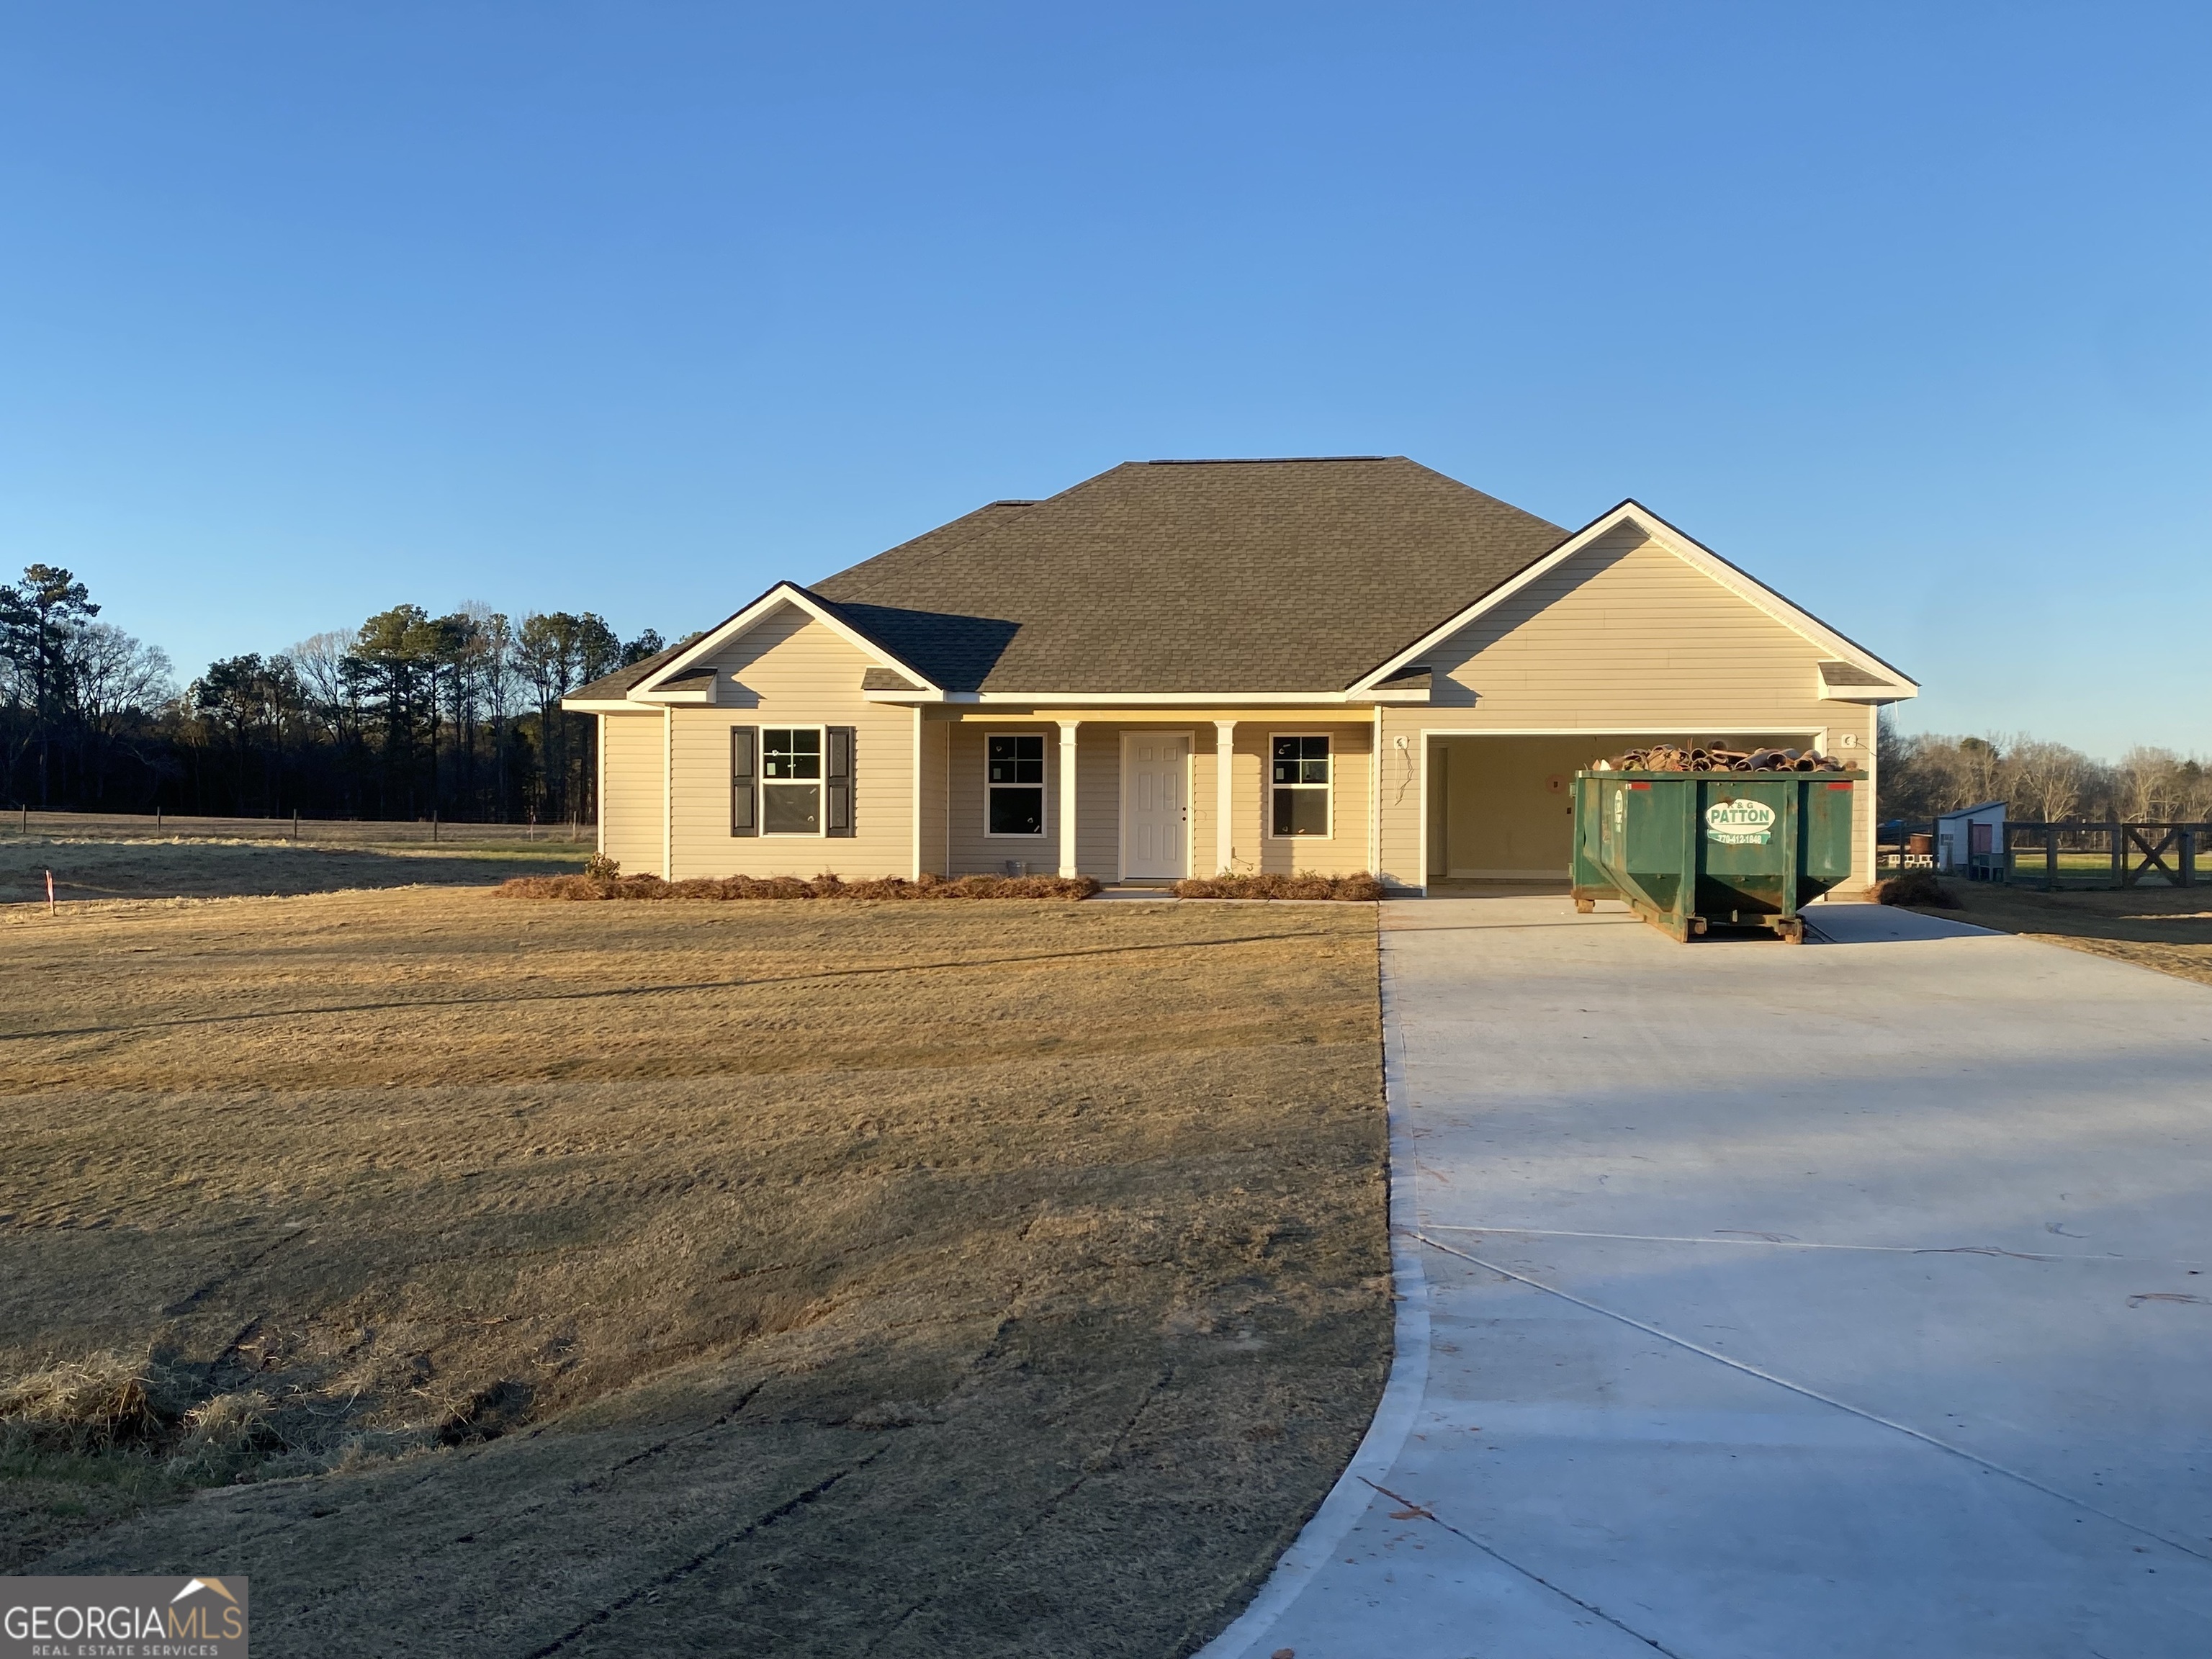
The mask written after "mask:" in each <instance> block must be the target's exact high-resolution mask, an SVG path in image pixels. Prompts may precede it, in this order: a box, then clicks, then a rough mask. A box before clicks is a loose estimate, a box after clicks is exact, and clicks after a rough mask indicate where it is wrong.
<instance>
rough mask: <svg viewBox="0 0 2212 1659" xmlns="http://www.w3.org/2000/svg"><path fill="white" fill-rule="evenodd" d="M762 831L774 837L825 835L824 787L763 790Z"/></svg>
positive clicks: (794, 785) (774, 786) (792, 785)
mask: <svg viewBox="0 0 2212 1659" xmlns="http://www.w3.org/2000/svg"><path fill="white" fill-rule="evenodd" d="M761 829H763V831H764V832H765V833H767V834H769V835H771V836H818V835H820V834H821V833H822V786H821V785H820V784H818V783H768V784H763V785H762V786H761Z"/></svg>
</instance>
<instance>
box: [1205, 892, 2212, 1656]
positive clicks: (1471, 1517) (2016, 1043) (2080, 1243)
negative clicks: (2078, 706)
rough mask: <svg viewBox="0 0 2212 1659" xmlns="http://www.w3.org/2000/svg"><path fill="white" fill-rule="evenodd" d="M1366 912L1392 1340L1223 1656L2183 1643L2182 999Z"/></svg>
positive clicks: (2195, 1345) (2202, 1165)
mask: <svg viewBox="0 0 2212 1659" xmlns="http://www.w3.org/2000/svg"><path fill="white" fill-rule="evenodd" d="M1814 916H1815V919H1816V920H1817V921H1818V922H1819V923H1820V927H1821V928H1822V929H1823V931H1824V932H1825V933H1826V934H1827V935H1828V936H1829V942H1826V943H1814V944H1808V945H1805V946H1803V947H1802V948H1796V947H1792V946H1790V945H1783V944H1780V943H1778V942H1773V941H1769V940H1743V941H1726V942H1723V941H1705V942H1700V943H1699V944H1695V945H1686V946H1685V945H1675V944H1674V943H1672V942H1671V941H1669V940H1668V939H1665V938H1663V937H1662V936H1661V935H1660V934H1659V933H1657V932H1656V931H1655V930H1654V929H1652V928H1650V927H1644V925H1643V924H1641V923H1639V922H1638V921H1634V920H1633V919H1632V918H1631V917H1629V916H1628V915H1626V913H1625V912H1623V911H1622V910H1620V908H1618V907H1614V906H1605V907H1601V909H1600V911H1599V913H1598V914H1597V915H1594V916H1587V917H1578V916H1577V915H1575V914H1574V912H1573V909H1572V908H1571V905H1570V903H1569V902H1568V901H1567V900H1566V899H1565V898H1564V897H1559V898H1551V897H1528V896H1522V897H1509V898H1498V899H1468V900H1447V901H1430V902H1425V903H1405V904H1392V905H1389V906H1386V907H1385V916H1384V928H1385V933H1384V936H1383V970H1384V986H1385V1015H1386V1020H1385V1023H1386V1033H1385V1035H1386V1041H1387V1044H1388V1049H1389V1067H1390V1073H1391V1093H1392V1101H1391V1116H1392V1122H1391V1130H1392V1135H1391V1139H1392V1162H1393V1175H1394V1192H1393V1223H1394V1229H1393V1230H1394V1233H1395V1248H1396V1252H1397V1261H1398V1273H1399V1289H1400V1291H1401V1293H1402V1295H1403V1297H1404V1298H1405V1299H1404V1300H1403V1301H1402V1302H1401V1304H1400V1311H1399V1321H1398V1345H1399V1346H1398V1355H1397V1359H1396V1363H1395V1367H1394V1370H1393V1372H1392V1376H1391V1380H1390V1383H1389V1389H1388V1391H1387V1392H1386V1395H1385V1397H1384V1400H1383V1407H1382V1409H1381V1411H1380V1412H1379V1413H1378V1414H1377V1416H1376V1421H1375V1424H1374V1425H1373V1427H1372V1428H1371V1429H1370V1431H1369V1434H1368V1436H1367V1438H1366V1441H1365V1443H1364V1444H1363V1445H1362V1447H1361V1449H1360V1451H1359V1453H1358V1455H1357V1456H1356V1457H1355V1459H1354V1461H1353V1462H1352V1468H1350V1469H1349V1470H1348V1471H1347V1472H1346V1476H1345V1479H1344V1480H1342V1481H1341V1482H1340V1483H1339V1485H1338V1486H1337V1488H1336V1489H1335V1491H1334V1492H1333V1493H1332V1494H1331V1496H1330V1498H1328V1502H1327V1503H1326V1504H1324V1505H1323V1506H1322V1510H1320V1512H1319V1513H1318V1514H1316V1516H1315V1517H1314V1520H1313V1521H1312V1522H1311V1523H1310V1525H1309V1526H1308V1527H1307V1528H1306V1530H1305V1532H1304V1534H1302V1535H1301V1537H1300V1538H1299V1540H1298V1541H1297V1544H1296V1545H1295V1546H1294V1547H1292V1548H1291V1551H1290V1552H1289V1553H1287V1554H1286V1555H1285V1557H1284V1559H1283V1562H1282V1564H1281V1565H1279V1567H1278V1569H1277V1571H1276V1572H1275V1575H1274V1576H1273V1577H1272V1578H1271V1579H1270V1580H1269V1581H1268V1583H1267V1585H1266V1586H1265V1587H1264V1588H1263V1589H1261V1593H1260V1595H1259V1596H1258V1598H1257V1599H1256V1600H1255V1602H1254V1603H1253V1605H1252V1607H1250V1609H1249V1611H1248V1612H1247V1613H1245V1615H1244V1616H1243V1618H1242V1619H1240V1620H1238V1621H1237V1624H1236V1625H1234V1626H1231V1628H1230V1630H1229V1631H1228V1632H1225V1634H1224V1635H1223V1637H1222V1638H1220V1639H1219V1640H1218V1641H1217V1642H1215V1643H1214V1644H1212V1646H1211V1647H1209V1648H1208V1649H1207V1650H1206V1653H1207V1655H1208V1656H1209V1659H1244V1656H1248V1655H1249V1656H1267V1655H1271V1654H1276V1653H1279V1652H1280V1651H1282V1650H1285V1649H1287V1650H1291V1651H1292V1652H1293V1653H1295V1654H1296V1655H1297V1659H1613V1656H1640V1659H1650V1655H1651V1654H1652V1653H1653V1651H1654V1650H1657V1651H1658V1652H1661V1653H1664V1654H1668V1655H1674V1656H1679V1659H1819V1656H1834V1659H2039V1656H2046V1655H2048V1656H2052V1659H2060V1656H2063V1659H2097V1656H2101V1659H2160V1656H2176V1659H2180V1656H2189V1659H2201V1656H2203V1655H2205V1654H2208V1653H2212V989H2208V988H2207V987H2203V986H2198V985H2192V984H2188V983H2185V982H2183V981H2176V980H2171V979H2166V978H2163V977H2160V976H2159V975H2154V974H2151V973H2149V972H2147V971H2144V970H2142V969H2135V968H2131V967H2128V966H2125V965H2124V964H2121V963H2114V962H2110V961H2106V960H2104V959H2101V958H2099V957H2091V956H2087V955H2084V954H2081V953H2078V952H2074V951H2064V950H2060V949H2057V948H2055V947H2051V946H2046V945H2036V944H2033V943H2032V942H2030V941H2027V940H2024V939H2014V938H2010V937H2006V936H2002V935H1997V934H1990V933H1981V932H1978V931H1977V930H1974V929H1971V928H1966V927H1955V926H1952V925H1949V924H1946V923H1941V922H1932V921H1924V920H1923V919H1922V918H1919V917H1917V916H1914V915H1910V914H1906V913H1898V912H1891V911H1883V910H1880V909H1878V908H1875V907H1871V906H1864V905H1835V906H1821V907H1818V908H1817V909H1816V911H1815V912H1814Z"/></svg>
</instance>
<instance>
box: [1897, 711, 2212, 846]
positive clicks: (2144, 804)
mask: <svg viewBox="0 0 2212 1659" xmlns="http://www.w3.org/2000/svg"><path fill="white" fill-rule="evenodd" d="M1879 744H1880V746H1879V747H1878V749H1877V750H1876V751H1875V760H1876V764H1877V770H1876V772H1875V789H1876V792H1877V793H1878V794H1879V796H1880V808H1879V810H1880V811H1881V816H1882V817H1884V818H1885V819H1888V818H1911V819H1916V820H1917V819H1927V818H1933V817H1936V815H1937V814H1938V813H1941V812H1948V811H1954V809H1956V808H1959V807H1961V806H1978V805H1981V804H1982V803H1983V802H1984V801H1991V800H2001V801H2002V802H2004V804H2005V810H2006V815H2007V816H2008V817H2011V818H2014V819H2016V820H2019V821H2021V822H2023V823H2069V822H2071V823H2111V822H2112V820H2114V819H2116V818H2117V819H2119V820H2122V821H2124V822H2128V823H2144V822H2151V823H2156V822H2159V821H2161V820H2163V821H2165V822H2167V823H2208V822H2212V766H2209V765H2207V764H2206V763H2204V762H2203V761H2202V760H2199V759H2197V758H2196V757H2191V756H2185V755H2179V754H2176V753H2175V752H2174V751H2173V750H2171V749H2156V748H2150V747H2147V746H2142V745H2138V746H2137V747H2136V748H2133V749H2130V750H2128V751H2127V753H2126V754H2124V755H2123V756H2121V757H2120V758H2119V759H2118V760H2117V761H2100V760H2098V759H2096V758H2095V757H2092V756H2089V755H2085V754H2083V753H2082V752H2081V750H2078V749H2069V748H2068V747H2067V746H2066V745H2065V744H2063V743H2052V742H2050V741H2049V740H2047V739H2045V738H2031V737H2027V736H2025V735H2021V736H2005V735H2003V734H2002V733H2000V734H1996V735H1993V736H1990V737H1964V738H1961V737H1939V736H1935V735H1931V734H1928V733H1921V732H1915V733H1911V734H1906V733H1902V732H1899V731H1897V729H1896V728H1895V726H1893V724H1892V723H1891V722H1890V720H1888V719H1887V715H1885V717H1884V719H1883V720H1882V722H1881V734H1880V739H1879Z"/></svg>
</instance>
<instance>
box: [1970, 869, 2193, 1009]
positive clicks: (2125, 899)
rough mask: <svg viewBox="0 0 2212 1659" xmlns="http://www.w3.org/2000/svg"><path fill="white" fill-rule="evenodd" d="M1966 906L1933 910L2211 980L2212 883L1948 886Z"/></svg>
mask: <svg viewBox="0 0 2212 1659" xmlns="http://www.w3.org/2000/svg"><path fill="white" fill-rule="evenodd" d="M1945 885H1946V886H1948V888H1949V889H1950V890H1951V891H1952V892H1953V893H1954V895H1956V896H1957V897H1958V898H1959V899H1960V902H1961V903H1962V905H1963V907H1964V908H1961V909H1957V910H1929V911H1928V912H1927V914H1928V915H1931V916H1951V917H1955V918H1958V919H1959V920H1961V921H1971V922H1973V923H1975V924H1976V925H1978V926H1979V927H1994V928H1996V929H1998V930H1999V931H2001V932H2003V933H2021V934H2024V935H2026V936H2027V938H2029V939H2041V940H2042V941H2043V942H2044V943H2045V944H2046V945H2065V946H2067V947H2068V948H2069V949H2070V950H2075V951H2088V952H2090V953H2091V954H2092V955H2094V956H2100V957H2114V958H2116V959H2118V960H2119V961H2121V962H2131V963H2135V964H2136V966H2137V967H2139V968H2154V969H2157V970H2158V971H2159V972H2160V973H2162V974H2172V975H2174V976H2175V977H2177V978H2179V979H2193V980H2197V981H2200V982H2201V983H2203V984H2208V985H2212V887H2135V888H2124V889H2121V890H2117V891H2112V892H2086V893H2067V892H2058V893H2044V892H2038V891H2036V890H2033V889H2031V888H2021V887H2001V886H1995V885H1992V884H1988V883H1984V882H1964V881H1953V882H1947V883H1946V884H1945Z"/></svg>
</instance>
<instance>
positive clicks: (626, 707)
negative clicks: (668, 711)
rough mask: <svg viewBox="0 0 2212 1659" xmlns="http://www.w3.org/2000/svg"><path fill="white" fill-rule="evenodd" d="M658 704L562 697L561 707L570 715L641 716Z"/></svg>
mask: <svg viewBox="0 0 2212 1659" xmlns="http://www.w3.org/2000/svg"><path fill="white" fill-rule="evenodd" d="M659 706H660V705H659V704H658V703H649V704H642V705H641V704H638V703H634V702H625V701H623V699H621V698H619V697H563V698H562V699H561V707H562V708H565V709H567V710H568V712H569V713H570V714H644V713H645V712H646V710H647V708H659Z"/></svg>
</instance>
